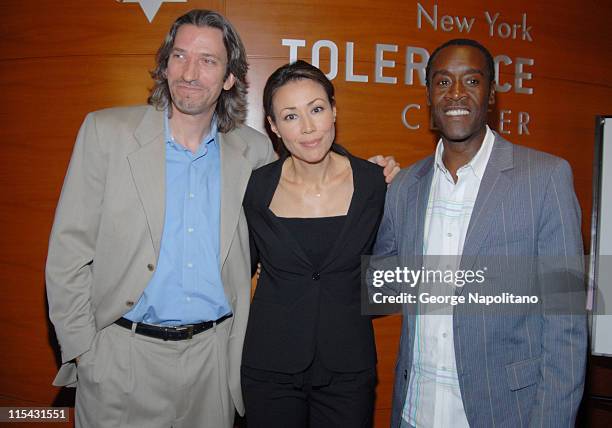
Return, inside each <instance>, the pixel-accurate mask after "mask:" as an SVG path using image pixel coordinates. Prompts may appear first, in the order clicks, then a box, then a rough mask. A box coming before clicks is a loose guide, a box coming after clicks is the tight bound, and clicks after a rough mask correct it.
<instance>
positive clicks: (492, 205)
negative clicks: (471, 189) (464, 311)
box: [459, 134, 514, 294]
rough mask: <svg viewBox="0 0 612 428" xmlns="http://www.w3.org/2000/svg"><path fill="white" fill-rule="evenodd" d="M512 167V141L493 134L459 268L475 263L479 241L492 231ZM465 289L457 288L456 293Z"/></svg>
mask: <svg viewBox="0 0 612 428" xmlns="http://www.w3.org/2000/svg"><path fill="white" fill-rule="evenodd" d="M513 167H514V166H513V149H512V144H511V143H509V142H508V141H506V140H504V139H503V138H501V137H500V136H499V135H497V134H495V142H494V145H493V150H492V151H491V157H490V158H489V162H488V164H487V167H486V169H485V172H484V175H483V177H482V181H481V182H480V189H479V190H478V196H477V197H476V202H475V203H474V209H473V211H472V217H471V218H470V224H469V225H468V230H467V234H466V237H465V242H464V244H463V252H462V257H461V269H464V270H465V269H470V268H471V267H472V266H473V265H474V262H475V256H476V255H477V254H478V253H479V251H480V247H481V245H482V242H483V241H484V239H485V238H486V237H487V235H488V234H489V232H490V230H491V222H492V220H493V217H494V213H495V211H496V210H497V208H498V207H499V205H500V203H501V201H502V200H503V199H504V198H505V196H506V195H507V193H508V190H509V188H510V185H511V179H510V177H509V176H508V174H505V173H504V172H505V171H508V170H510V169H512V168H513ZM464 288H465V287H461V288H459V294H460V293H461V292H462V291H463V289H464Z"/></svg>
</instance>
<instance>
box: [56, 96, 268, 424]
mask: <svg viewBox="0 0 612 428" xmlns="http://www.w3.org/2000/svg"><path fill="white" fill-rule="evenodd" d="M219 147H220V151H221V231H220V252H221V254H220V255H221V257H220V261H221V266H220V267H221V278H222V280H223V287H224V290H225V295H226V297H227V299H228V302H229V304H230V306H231V308H232V312H233V314H234V316H233V317H232V318H231V319H230V321H229V322H231V323H232V327H231V332H230V339H229V344H228V356H227V358H228V361H229V364H228V367H229V368H228V373H227V376H228V380H229V385H230V389H231V392H232V397H233V400H234V404H235V406H236V408H237V409H238V411H239V412H240V413H243V411H244V405H243V402H242V394H241V389H240V358H241V354H242V344H243V340H244V333H245V330H246V322H247V317H248V308H249V302H250V288H251V272H250V256H249V234H248V230H247V223H246V219H245V216H244V212H243V210H242V198H243V196H244V191H245V189H246V185H247V183H248V181H249V177H250V175H251V171H252V170H253V169H255V168H258V167H260V166H262V165H265V164H267V163H269V162H271V161H273V160H274V159H275V158H276V155H275V154H274V151H273V149H272V145H271V143H270V141H269V140H268V139H267V138H266V137H265V136H263V135H262V134H260V133H259V132H257V131H255V130H254V129H251V128H249V127H246V126H244V127H240V128H238V129H235V130H233V131H231V132H229V133H219ZM165 164H166V160H165V144H164V129H163V112H160V111H158V110H156V109H154V108H153V107H150V106H138V107H123V108H113V109H107V110H101V111H97V112H94V113H90V114H89V115H88V116H87V117H86V119H85V121H84V123H83V125H82V126H81V130H80V131H79V135H78V138H77V141H76V144H75V147H74V151H73V154H72V158H71V160H70V165H69V167H68V172H67V174H66V179H65V181H64V186H63V188H62V193H61V196H60V200H59V203H58V206H57V210H56V213H55V221H54V224H53V229H52V231H51V238H50V242H49V254H48V257H47V266H46V281H47V296H48V300H49V317H50V318H51V321H52V322H53V325H54V326H55V331H56V333H57V337H58V341H59V343H60V346H61V352H62V363H63V364H62V367H61V368H60V371H59V373H58V375H57V377H56V379H55V381H54V384H55V385H70V384H74V383H75V382H76V370H75V366H74V364H73V363H71V360H72V359H73V358H75V357H76V356H78V355H81V354H83V353H84V352H86V351H87V350H88V349H89V348H90V346H91V343H92V341H93V339H94V336H95V335H96V333H97V332H98V331H100V330H102V329H103V328H105V327H107V326H108V325H110V324H112V323H113V322H115V321H116V320H117V319H118V318H120V317H121V316H123V314H125V313H126V312H128V311H129V310H130V309H131V308H132V307H133V305H134V304H135V303H136V302H137V301H138V299H139V298H140V296H141V294H142V292H143V291H144V289H145V287H146V286H147V284H148V282H149V280H150V279H151V277H152V275H153V272H154V270H155V266H156V264H157V258H158V255H159V249H160V240H161V236H162V227H163V224H164V209H165Z"/></svg>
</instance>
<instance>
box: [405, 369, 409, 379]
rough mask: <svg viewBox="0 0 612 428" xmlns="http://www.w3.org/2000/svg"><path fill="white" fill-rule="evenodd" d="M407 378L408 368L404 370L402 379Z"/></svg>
mask: <svg viewBox="0 0 612 428" xmlns="http://www.w3.org/2000/svg"><path fill="white" fill-rule="evenodd" d="M406 379H408V370H404V380H406Z"/></svg>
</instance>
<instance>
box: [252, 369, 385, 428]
mask: <svg viewBox="0 0 612 428" xmlns="http://www.w3.org/2000/svg"><path fill="white" fill-rule="evenodd" d="M262 373H263V372H262ZM254 374H255V375H254ZM285 376H291V375H285ZM375 386H376V369H374V368H372V369H368V370H365V371H363V372H359V373H351V374H347V373H338V374H333V375H331V377H329V378H327V379H326V381H324V382H323V383H322V384H321V382H317V381H315V382H311V379H309V378H308V377H306V378H304V379H298V380H297V381H296V380H295V378H294V379H293V380H288V379H287V378H286V377H285V378H283V377H280V378H279V377H274V376H268V377H266V376H259V375H257V371H253V370H252V369H248V370H245V368H243V371H242V390H243V395H244V400H245V406H246V422H247V428H275V427H279V428H281V427H282V428H328V427H329V428H331V427H342V428H353V427H355V428H358V427H371V426H372V422H373V421H372V413H373V410H374V388H375Z"/></svg>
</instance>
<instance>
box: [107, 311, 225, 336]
mask: <svg viewBox="0 0 612 428" xmlns="http://www.w3.org/2000/svg"><path fill="white" fill-rule="evenodd" d="M231 317H232V314H229V315H225V316H222V317H221V318H219V319H218V320H216V321H205V322H201V323H198V324H187V325H179V326H175V327H172V326H168V327H165V326H158V325H151V324H144V323H141V322H138V323H134V322H132V321H130V320H129V319H127V318H119V319H118V320H117V321H115V324H117V325H118V326H121V327H125V328H127V329H129V330H131V329H132V326H133V325H134V324H136V330H135V331H136V333H138V334H142V335H143V336H149V337H155V338H156V339H162V340H185V339H191V338H192V337H193V335H194V334H198V333H202V332H203V331H206V330H209V329H211V328H213V327H214V326H215V325H217V324H221V323H222V322H223V321H225V320H226V319H228V318H231Z"/></svg>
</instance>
